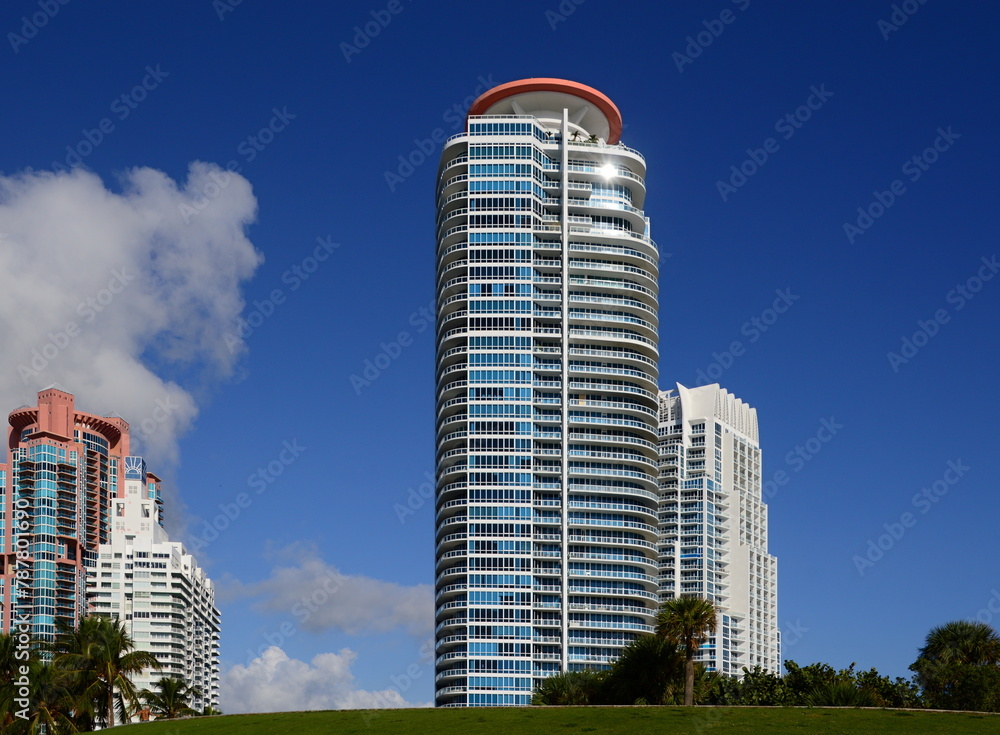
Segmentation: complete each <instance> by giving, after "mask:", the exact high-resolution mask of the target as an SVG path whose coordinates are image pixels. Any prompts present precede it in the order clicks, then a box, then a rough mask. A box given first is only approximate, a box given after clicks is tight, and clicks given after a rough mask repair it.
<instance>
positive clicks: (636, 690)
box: [608, 635, 684, 704]
mask: <svg viewBox="0 0 1000 735" xmlns="http://www.w3.org/2000/svg"><path fill="white" fill-rule="evenodd" d="M683 680H684V660H683V659H682V658H681V655H680V651H679V650H678V648H677V646H676V645H674V643H673V642H672V641H669V640H667V639H666V638H663V637H661V636H655V635H641V636H639V637H638V638H636V639H635V640H634V641H632V642H631V643H629V644H628V645H627V646H626V647H625V648H624V649H623V650H622V653H621V656H619V657H618V660H617V661H615V663H614V666H612V667H611V674H610V676H609V677H608V690H609V695H610V698H611V700H612V701H613V703H614V704H670V703H671V702H675V701H676V697H677V694H678V693H679V690H680V688H681V682H682V681H683Z"/></svg>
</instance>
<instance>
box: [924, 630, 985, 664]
mask: <svg viewBox="0 0 1000 735" xmlns="http://www.w3.org/2000/svg"><path fill="white" fill-rule="evenodd" d="M919 657H920V658H925V659H927V660H928V661H939V662H941V663H942V664H952V663H954V664H963V665H972V666H981V665H983V664H995V663H997V662H998V661H1000V637H998V636H997V633H996V631H995V630H993V628H992V627H990V626H989V625H987V624H986V623H979V622H971V621H968V620H956V621H953V622H951V623H945V624H944V625H940V626H938V627H937V628H933V629H931V632H930V633H928V634H927V639H926V642H925V644H924V647H923V648H921V649H920V652H919Z"/></svg>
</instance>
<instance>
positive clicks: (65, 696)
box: [2, 661, 89, 735]
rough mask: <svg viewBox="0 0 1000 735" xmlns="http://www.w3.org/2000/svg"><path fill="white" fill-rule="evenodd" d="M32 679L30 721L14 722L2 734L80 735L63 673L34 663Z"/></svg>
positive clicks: (51, 667) (73, 706) (48, 664)
mask: <svg viewBox="0 0 1000 735" xmlns="http://www.w3.org/2000/svg"><path fill="white" fill-rule="evenodd" d="M30 678H31V685H30V688H31V694H30V698H31V710H30V712H29V713H28V718H27V719H17V720H15V721H14V722H13V723H12V724H11V725H9V726H7V727H4V729H3V730H2V732H5V733H7V732H9V733H12V735H22V734H23V735H36V734H37V733H47V734H48V735H69V734H70V733H77V732H80V729H79V728H78V727H77V723H76V722H75V721H74V714H75V712H74V710H75V708H76V700H75V699H74V697H73V695H72V692H71V691H70V688H69V687H68V685H67V684H68V681H67V679H66V677H65V675H64V674H63V672H61V671H60V670H59V669H58V668H57V667H55V666H53V665H52V664H50V663H45V662H42V661H33V662H32V664H31V674H30ZM88 729H89V728H88Z"/></svg>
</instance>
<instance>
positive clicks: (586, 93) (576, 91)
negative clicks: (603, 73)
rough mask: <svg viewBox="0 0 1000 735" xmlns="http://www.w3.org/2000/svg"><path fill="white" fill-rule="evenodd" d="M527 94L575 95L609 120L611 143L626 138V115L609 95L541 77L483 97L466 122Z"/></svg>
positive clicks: (570, 83)
mask: <svg viewBox="0 0 1000 735" xmlns="http://www.w3.org/2000/svg"><path fill="white" fill-rule="evenodd" d="M524 92H562V93H563V94H571V95H573V96H574V97H580V98H581V99H584V100H586V101H587V102H590V103H591V104H593V105H594V106H596V107H597V108H598V109H599V110H600V111H601V112H602V113H604V116H605V117H606V118H607V119H608V128H609V133H608V143H611V144H615V143H617V142H618V141H619V140H620V139H621V135H622V114H621V112H619V111H618V107H616V106H615V103H614V102H612V101H611V100H610V99H609V98H608V97H607V96H606V95H604V94H602V93H601V92H598V91H597V90H596V89H594V88H593V87H588V86H587V85H586V84H580V83H579V82H571V81H569V80H568V79H552V78H549V77H540V78H538V79H519V80H517V81H515V82H507V83H506V84H501V85H499V86H496V87H494V88H493V89H490V90H488V91H486V92H484V93H483V94H481V95H480V96H479V98H478V99H477V100H476V101H475V102H473V103H472V106H471V107H470V108H469V113H468V115H466V121H468V118H469V117H470V116H472V115H482V114H485V112H486V110H488V109H489V108H490V107H492V106H493V105H495V104H496V103H497V102H499V101H500V100H502V99H505V98H507V97H511V96H513V95H515V94H522V93H524Z"/></svg>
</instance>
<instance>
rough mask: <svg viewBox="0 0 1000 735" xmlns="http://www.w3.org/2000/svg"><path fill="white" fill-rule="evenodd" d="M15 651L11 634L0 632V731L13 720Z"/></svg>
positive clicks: (16, 662) (15, 669)
mask: <svg viewBox="0 0 1000 735" xmlns="http://www.w3.org/2000/svg"><path fill="white" fill-rule="evenodd" d="M15 653H16V650H15V646H14V638H13V636H10V635H8V634H6V633H0V732H7V730H6V728H7V726H8V725H10V724H11V723H12V722H13V721H14V679H16V678H17V670H18V661H17V659H16V658H15Z"/></svg>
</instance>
